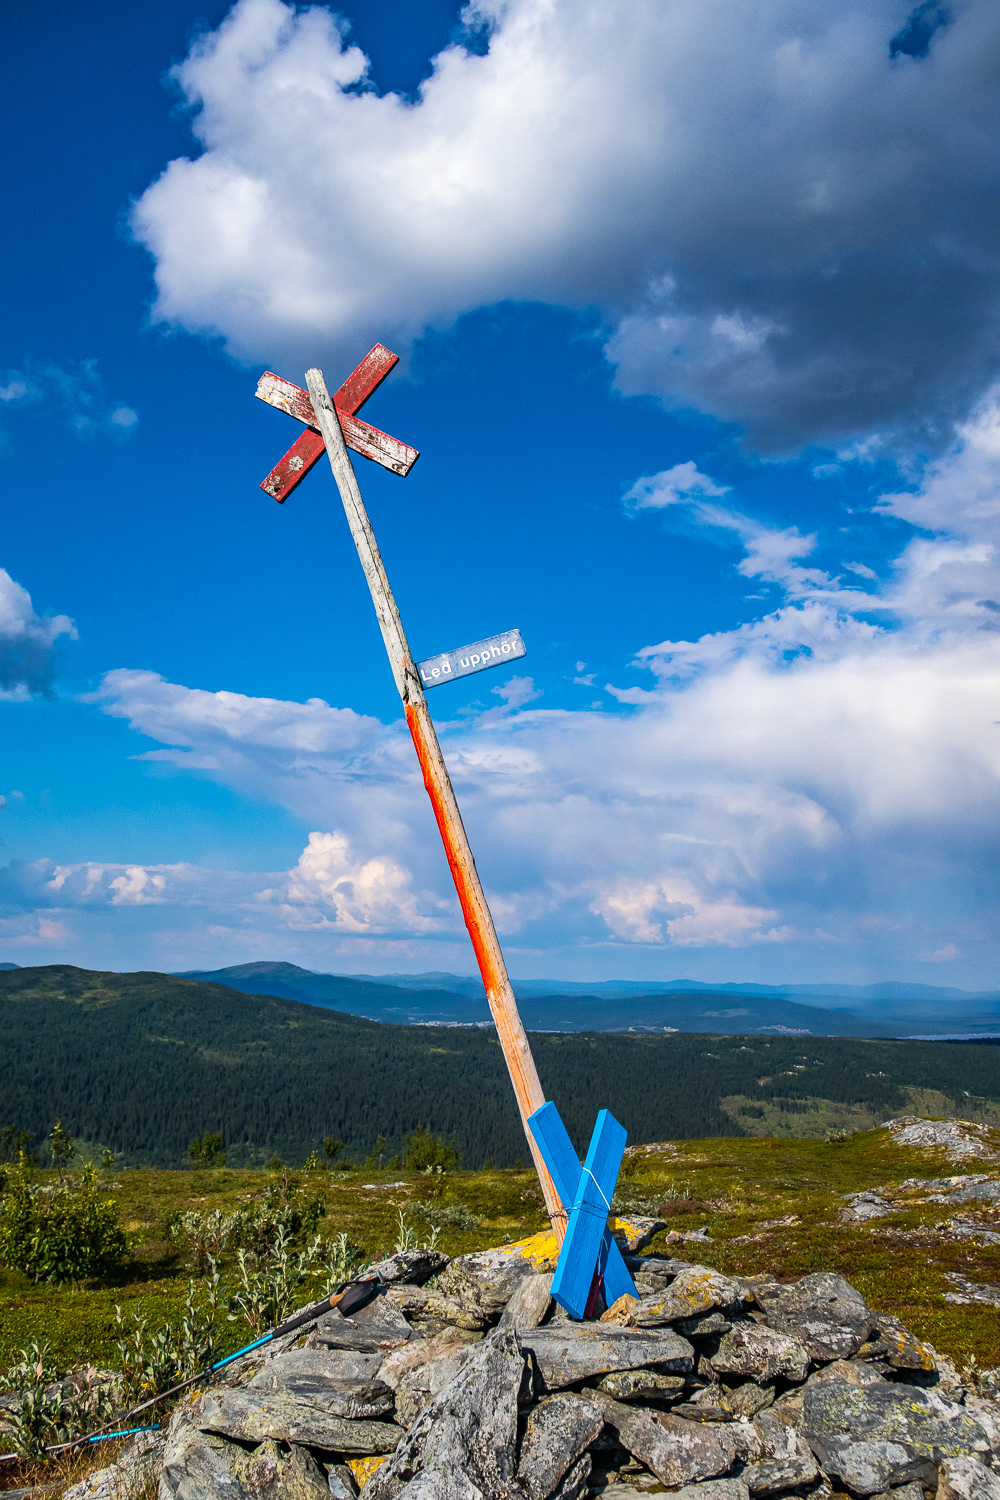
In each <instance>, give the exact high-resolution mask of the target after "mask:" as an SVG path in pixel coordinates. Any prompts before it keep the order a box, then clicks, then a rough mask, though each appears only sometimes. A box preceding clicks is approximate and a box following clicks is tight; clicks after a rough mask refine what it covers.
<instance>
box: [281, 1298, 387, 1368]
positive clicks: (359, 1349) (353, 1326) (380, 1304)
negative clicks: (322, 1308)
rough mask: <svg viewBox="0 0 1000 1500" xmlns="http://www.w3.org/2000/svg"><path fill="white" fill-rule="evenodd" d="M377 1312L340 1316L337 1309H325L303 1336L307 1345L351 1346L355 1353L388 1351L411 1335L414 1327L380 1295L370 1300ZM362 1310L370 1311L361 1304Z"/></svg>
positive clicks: (314, 1347)
mask: <svg viewBox="0 0 1000 1500" xmlns="http://www.w3.org/2000/svg"><path fill="white" fill-rule="evenodd" d="M372 1310H373V1311H374V1312H377V1313H378V1315H379V1319H378V1321H377V1322H376V1321H374V1318H373V1317H370V1318H366V1319H363V1318H362V1316H361V1313H358V1314H356V1315H355V1316H354V1317H353V1318H342V1317H341V1316H340V1313H339V1312H336V1311H334V1312H329V1313H324V1314H323V1316H322V1317H321V1318H320V1319H318V1321H317V1323H316V1327H315V1328H314V1329H313V1331H312V1333H311V1334H310V1335H309V1337H308V1339H307V1340H306V1346H307V1348H310V1349H352V1350H354V1352H355V1353H357V1354H388V1353H389V1352H390V1351H391V1350H392V1349H398V1348H399V1346H400V1344H406V1343H408V1342H409V1341H410V1339H412V1338H413V1337H414V1332H413V1329H412V1328H411V1327H410V1325H409V1323H407V1321H406V1319H405V1318H404V1317H403V1314H402V1313H401V1312H400V1311H399V1309H398V1308H395V1307H393V1306H392V1304H391V1303H388V1302H386V1301H385V1299H384V1298H382V1297H380V1298H378V1300H377V1301H376V1302H375V1303H373V1304H372ZM362 1312H366V1313H367V1312H369V1308H367V1307H366V1308H363V1309H362Z"/></svg>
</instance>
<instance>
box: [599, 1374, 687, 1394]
mask: <svg viewBox="0 0 1000 1500" xmlns="http://www.w3.org/2000/svg"><path fill="white" fill-rule="evenodd" d="M686 1383H687V1382H686V1380H685V1378H684V1376H683V1375H661V1374H660V1373H659V1371H658V1370H612V1372H611V1374H610V1375H604V1376H603V1377H602V1378H601V1379H600V1380H599V1381H598V1382H597V1388H598V1390H600V1391H605V1392H606V1393H607V1395H609V1396H613V1397H614V1399H615V1400H616V1401H671V1400H673V1399H674V1398H675V1397H677V1396H679V1395H680V1394H681V1392H682V1391H683V1390H684V1387H685V1385H686Z"/></svg>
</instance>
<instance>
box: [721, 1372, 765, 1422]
mask: <svg viewBox="0 0 1000 1500" xmlns="http://www.w3.org/2000/svg"><path fill="white" fill-rule="evenodd" d="M723 1400H724V1401H725V1404H726V1406H727V1407H728V1408H729V1410H730V1411H731V1412H732V1413H733V1415H734V1416H735V1417H755V1416H756V1415H757V1413H758V1412H759V1411H764V1410H765V1409H766V1408H767V1407H768V1406H770V1405H771V1402H772V1401H773V1400H774V1386H773V1385H758V1384H757V1382H756V1381H755V1380H746V1381H744V1382H743V1384H742V1385H738V1386H735V1387H734V1388H733V1389H732V1390H729V1391H727V1392H726V1394H725V1396H724V1397H723Z"/></svg>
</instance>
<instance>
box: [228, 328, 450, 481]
mask: <svg viewBox="0 0 1000 1500" xmlns="http://www.w3.org/2000/svg"><path fill="white" fill-rule="evenodd" d="M398 363H399V355H398V354H393V353H392V351H391V350H389V349H386V348H385V347H384V346H383V345H382V344H376V345H375V348H374V349H373V350H372V351H371V353H370V354H366V355H365V357H364V359H363V360H362V361H361V363H360V364H359V365H358V367H357V369H356V370H352V371H351V373H350V375H348V377H347V379H346V380H345V381H344V383H343V385H342V386H341V387H340V389H339V390H338V391H335V392H334V395H333V404H334V406H335V407H336V408H337V416H338V417H339V418H340V426H341V430H342V432H343V434H344V441H345V443H346V444H347V446H348V448H353V449H354V451H355V453H360V454H362V456H363V457H365V458H370V459H372V460H374V462H375V463H377V464H381V465H382V467H383V468H385V469H391V470H392V472H393V473H394V474H401V475H406V474H408V473H409V472H410V470H411V469H412V468H413V465H414V464H415V463H416V461H417V459H418V458H419V457H420V454H419V452H418V451H417V449H416V448H410V447H408V446H407V444H406V443H401V442H400V441H399V439H398V438H394V437H390V436H389V434H388V433H387V432H380V431H379V429H378V428H377V427H370V426H369V425H368V423H367V422H362V421H361V420H360V419H359V418H358V417H356V416H355V412H357V411H358V410H360V408H361V407H362V406H363V405H364V404H365V402H366V401H367V400H368V397H369V396H370V395H371V394H372V392H373V391H375V390H377V389H378V387H379V386H380V385H381V384H382V382H383V380H384V379H385V377H386V376H387V375H388V373H389V371H390V370H391V369H392V367H393V365H396V364H398ZM257 395H258V396H259V397H260V399H261V401H266V402H267V403H268V405H269V406H276V407H277V408H278V409H279V411H284V412H287V413H288V415H289V416H290V417H295V418H297V419H298V421H300V422H304V423H305V424H306V431H305V432H304V433H303V434H302V436H301V437H300V438H299V439H298V440H297V441H296V442H294V443H293V444H292V446H291V447H290V448H289V450H288V452H287V453H286V454H285V456H284V458H283V459H282V460H281V462H280V463H278V464H275V466H274V468H273V469H272V470H271V472H270V474H268V476H267V478H266V479H265V480H264V482H263V484H262V485H261V489H262V490H263V491H264V492H265V494H268V495H271V496H273V498H274V499H275V500H277V502H278V504H279V505H283V504H284V502H285V501H286V500H287V499H288V497H289V495H290V494H291V493H292V490H294V488H295V486H296V485H297V484H298V483H299V480H300V479H304V478H305V476H306V475H307V474H308V473H309V470H310V469H311V468H312V466H313V464H314V463H315V462H316V460H317V459H318V458H320V457H321V455H322V453H323V439H322V437H321V436H320V434H319V432H318V431H317V429H316V426H315V420H316V419H315V413H314V412H313V406H312V401H311V399H310V396H309V392H308V391H304V390H303V389H302V387H301V386H298V385H292V383H291V381H290V380H282V378H281V376H280V375H273V374H272V373H271V371H270V370H266V371H265V372H264V374H263V375H262V376H261V378H260V380H259V381H258V383H257Z"/></svg>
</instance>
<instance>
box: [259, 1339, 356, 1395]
mask: <svg viewBox="0 0 1000 1500" xmlns="http://www.w3.org/2000/svg"><path fill="white" fill-rule="evenodd" d="M382 1362H383V1361H382V1355H381V1354H378V1353H359V1352H358V1351H356V1350H353V1349H314V1348H305V1349H290V1350H289V1351H288V1352H287V1353H286V1354H279V1355H278V1357H277V1359H272V1360H271V1361H270V1363H269V1364H266V1365H265V1366H264V1367H263V1369H261V1370H258V1372H257V1374H256V1375H255V1376H254V1377H253V1379H252V1380H251V1381H250V1383H249V1387H248V1389H250V1390H261V1391H276V1390H280V1389H281V1388H282V1387H283V1386H284V1384H285V1382H286V1381H288V1380H290V1379H292V1378H293V1377H296V1376H307V1377H308V1378H310V1379H312V1380H316V1381H319V1382H326V1383H327V1384H328V1385H335V1384H336V1383H337V1382H338V1381H358V1380H376V1379H378V1375H379V1369H380V1367H381V1365H382Z"/></svg>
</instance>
